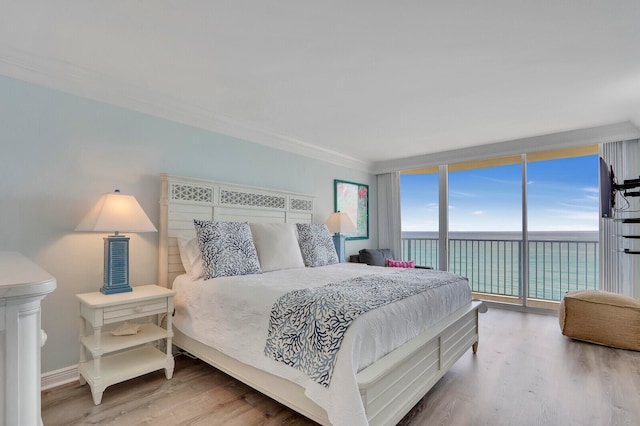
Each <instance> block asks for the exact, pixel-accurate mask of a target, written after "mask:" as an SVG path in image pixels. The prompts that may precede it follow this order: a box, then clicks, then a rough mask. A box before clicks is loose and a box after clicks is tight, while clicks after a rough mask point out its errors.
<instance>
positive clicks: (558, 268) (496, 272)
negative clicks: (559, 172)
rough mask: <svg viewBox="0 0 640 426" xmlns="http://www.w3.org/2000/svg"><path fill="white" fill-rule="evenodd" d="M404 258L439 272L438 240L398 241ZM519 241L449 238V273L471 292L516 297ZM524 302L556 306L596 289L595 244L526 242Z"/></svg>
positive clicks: (590, 242) (550, 241) (519, 280)
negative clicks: (570, 294) (459, 277)
mask: <svg viewBox="0 0 640 426" xmlns="http://www.w3.org/2000/svg"><path fill="white" fill-rule="evenodd" d="M402 248H403V257H404V259H405V260H415V261H416V264H417V265H423V266H433V267H436V268H437V267H438V265H439V260H440V256H439V251H438V239H437V238H403V239H402ZM521 252H522V241H521V240H509V239H450V240H449V271H451V272H455V273H457V274H460V275H464V276H466V277H467V278H468V279H469V283H470V285H471V290H472V291H474V292H478V293H487V294H493V295H499V296H511V297H517V298H520V297H521V292H522V285H521V280H522V269H521V268H522V265H521V261H520V259H521ZM528 272H529V274H528V275H529V280H528V283H529V286H528V287H529V291H528V296H527V297H528V298H531V299H541V300H550V301H560V300H561V299H562V296H563V295H564V293H566V292H567V291H571V290H586V289H597V288H599V279H600V278H599V277H600V273H599V250H598V241H571V240H569V241H567V240H529V270H528Z"/></svg>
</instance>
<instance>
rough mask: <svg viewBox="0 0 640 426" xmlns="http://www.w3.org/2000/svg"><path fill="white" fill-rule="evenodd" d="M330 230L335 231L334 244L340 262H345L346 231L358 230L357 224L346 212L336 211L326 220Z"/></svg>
mask: <svg viewBox="0 0 640 426" xmlns="http://www.w3.org/2000/svg"><path fill="white" fill-rule="evenodd" d="M325 224H326V225H327V228H329V232H332V233H334V235H333V245H334V246H336V253H337V254H338V259H339V260H340V262H341V263H342V262H344V261H345V258H344V254H345V253H344V252H345V249H344V243H345V239H346V236H345V235H344V232H356V225H355V223H353V221H352V220H351V218H350V217H349V215H348V214H346V213H341V212H335V213H331V214H330V215H329V218H328V219H327V221H326V222H325Z"/></svg>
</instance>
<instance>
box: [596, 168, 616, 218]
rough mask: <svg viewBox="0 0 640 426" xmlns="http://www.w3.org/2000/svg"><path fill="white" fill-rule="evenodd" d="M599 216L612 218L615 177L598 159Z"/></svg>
mask: <svg viewBox="0 0 640 426" xmlns="http://www.w3.org/2000/svg"><path fill="white" fill-rule="evenodd" d="M599 169H600V216H602V217H605V218H611V217H613V212H614V207H615V205H616V190H615V176H614V174H613V167H610V166H609V165H608V164H607V162H606V161H604V158H602V157H600V165H599Z"/></svg>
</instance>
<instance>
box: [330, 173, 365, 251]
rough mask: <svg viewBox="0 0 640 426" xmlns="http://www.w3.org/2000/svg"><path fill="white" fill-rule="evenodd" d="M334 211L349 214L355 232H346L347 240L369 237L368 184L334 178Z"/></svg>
mask: <svg viewBox="0 0 640 426" xmlns="http://www.w3.org/2000/svg"><path fill="white" fill-rule="evenodd" d="M334 185H335V206H334V208H335V211H337V212H342V213H346V214H348V215H349V217H350V218H351V220H353V223H355V224H356V229H357V231H356V232H350V233H346V234H345V235H346V237H347V240H364V239H368V238H369V185H363V184H359V183H354V182H346V181H343V180H337V179H336V180H335V181H334Z"/></svg>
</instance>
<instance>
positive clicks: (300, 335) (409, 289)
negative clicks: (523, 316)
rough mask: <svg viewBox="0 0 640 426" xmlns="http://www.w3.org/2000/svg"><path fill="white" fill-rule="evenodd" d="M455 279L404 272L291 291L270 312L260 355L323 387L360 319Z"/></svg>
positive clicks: (441, 273)
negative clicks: (305, 375) (351, 330)
mask: <svg viewBox="0 0 640 426" xmlns="http://www.w3.org/2000/svg"><path fill="white" fill-rule="evenodd" d="M460 279H461V277H460V276H458V275H454V274H451V273H448V272H444V271H433V270H416V269H406V270H399V271H397V272H394V273H392V274H389V275H366V276H361V277H356V278H352V279H348V280H345V281H342V282H339V283H331V284H327V285H326V286H322V287H316V288H307V289H302V290H294V291H291V292H289V293H287V294H285V295H283V296H281V297H280V298H279V299H278V301H277V302H276V303H275V304H274V305H273V308H272V309H271V319H270V322H269V335H268V337H267V342H266V344H265V348H264V352H265V355H267V356H268V357H270V358H273V359H274V360H276V361H279V362H282V363H285V364H287V365H290V366H292V367H294V368H296V369H298V370H301V371H303V372H305V373H306V374H307V375H308V376H309V377H310V378H311V379H313V380H314V381H316V382H318V383H320V384H321V385H323V386H325V387H328V386H329V383H330V381H331V375H332V374H333V368H334V364H335V360H336V355H337V353H338V349H340V344H341V343H342V340H343V339H344V334H345V333H346V331H347V328H349V325H351V323H352V322H353V321H354V320H355V319H356V318H357V317H358V316H359V315H361V314H363V313H365V312H367V311H370V310H371V309H375V308H378V307H380V306H384V305H386V304H389V303H392V302H395V301H398V300H401V299H404V298H406V297H409V296H413V295H416V294H418V293H421V292H423V291H426V290H428V289H433V288H437V287H440V286H443V285H446V284H449V283H452V282H455V281H459V280H460Z"/></svg>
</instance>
